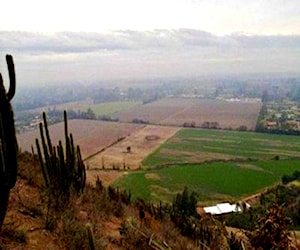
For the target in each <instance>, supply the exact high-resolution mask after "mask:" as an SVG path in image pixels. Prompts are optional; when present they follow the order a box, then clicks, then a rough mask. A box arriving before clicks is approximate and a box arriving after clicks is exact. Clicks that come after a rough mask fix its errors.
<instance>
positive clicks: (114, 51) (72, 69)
mask: <svg viewBox="0 0 300 250" xmlns="http://www.w3.org/2000/svg"><path fill="white" fill-rule="evenodd" d="M0 51H1V54H0V55H1V58H2V59H0V69H1V72H2V71H3V70H4V67H5V64H4V59H3V58H4V54H5V53H11V54H13V55H15V58H16V61H17V65H18V70H19V73H20V75H21V79H22V82H23V83H24V84H34V83H39V82H52V81H60V80H65V81H73V80H76V81H95V80H100V79H108V78H124V77H125V78H136V77H139V78H140V77H154V76H160V77H163V76H167V77H170V76H172V77H176V76H199V75H203V74H224V73H225V74H230V73H255V72H298V73H299V71H300V59H299V58H300V36H248V35H243V34H233V35H229V36H224V37H220V36H215V35H213V34H211V33H208V32H204V31H200V30H190V29H179V30H154V31H147V32H142V31H130V30H125V31H114V32H111V33H107V34H99V33H72V32H62V33H52V34H42V33H28V32H4V31H2V32H0Z"/></svg>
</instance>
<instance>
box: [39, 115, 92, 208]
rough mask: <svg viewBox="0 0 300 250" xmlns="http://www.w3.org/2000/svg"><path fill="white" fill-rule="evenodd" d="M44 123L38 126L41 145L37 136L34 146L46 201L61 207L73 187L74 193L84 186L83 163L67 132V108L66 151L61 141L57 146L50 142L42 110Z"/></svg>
mask: <svg viewBox="0 0 300 250" xmlns="http://www.w3.org/2000/svg"><path fill="white" fill-rule="evenodd" d="M43 124H44V127H43ZM43 124H42V123H40V125H39V128H40V135H41V146H40V143H39V140H38V139H36V147H37V152H38V156H39V160H40V164H41V169H42V173H43V177H44V180H45V186H46V188H47V190H48V192H49V193H48V194H49V202H51V203H53V202H55V206H56V209H55V210H57V209H64V207H65V205H67V204H68V202H69V200H70V195H71V192H72V189H75V191H76V193H77V195H79V194H80V193H81V192H82V191H83V189H84V186H85V181H86V172H85V166H84V163H83V161H82V158H81V153H80V148H79V146H77V148H76V150H75V148H74V142H73V136H72V134H68V121H67V113H66V111H64V125H65V148H66V149H65V151H64V148H63V143H62V142H61V141H59V143H58V145H57V146H53V145H52V141H51V138H50V133H49V129H48V124H47V119H46V114H45V113H43ZM42 152H43V153H42Z"/></svg>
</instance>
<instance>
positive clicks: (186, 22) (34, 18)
mask: <svg viewBox="0 0 300 250" xmlns="http://www.w3.org/2000/svg"><path fill="white" fill-rule="evenodd" d="M1 10H2V11H1V15H0V30H22V31H24V30H26V31H38V32H49V31H52V32H53V31H55V32H57V31H84V32H90V31H93V32H103V31H106V30H120V29H121V30H124V29H129V30H151V29H180V28H189V29H199V30H205V31H208V32H212V33H215V34H229V33H233V32H246V33H253V34H300V5H299V1H298V0H288V1H287V0H251V1H248V0H151V1H150V0H148V1H143V0H106V1H104V0H84V1H82V0H80V1H79V0H72V1H71V0H51V1H50V0H45V1H40V0H26V1H21V0H9V1H3V2H2V3H1Z"/></svg>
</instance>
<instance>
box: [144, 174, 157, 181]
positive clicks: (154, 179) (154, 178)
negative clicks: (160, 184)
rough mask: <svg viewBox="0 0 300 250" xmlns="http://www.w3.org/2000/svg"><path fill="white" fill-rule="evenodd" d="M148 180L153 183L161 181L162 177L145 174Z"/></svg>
mask: <svg viewBox="0 0 300 250" xmlns="http://www.w3.org/2000/svg"><path fill="white" fill-rule="evenodd" d="M145 177H146V179H148V180H152V181H160V176H159V175H158V174H155V173H148V174H145Z"/></svg>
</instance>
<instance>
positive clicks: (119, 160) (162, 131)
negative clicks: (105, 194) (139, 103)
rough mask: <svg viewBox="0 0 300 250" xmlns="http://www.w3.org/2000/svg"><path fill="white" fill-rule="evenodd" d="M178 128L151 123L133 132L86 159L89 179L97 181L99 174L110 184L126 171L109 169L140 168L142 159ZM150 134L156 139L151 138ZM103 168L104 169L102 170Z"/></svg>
mask: <svg viewBox="0 0 300 250" xmlns="http://www.w3.org/2000/svg"><path fill="white" fill-rule="evenodd" d="M178 130H179V128H176V127H164V126H152V125H149V126H146V127H144V128H142V129H141V130H139V131H136V132H134V133H132V134H131V135H130V136H128V137H126V138H125V139H124V140H122V141H119V142H118V143H116V144H114V145H113V146H111V147H109V148H107V149H106V150H105V151H103V152H101V153H99V154H97V155H95V156H94V157H92V158H90V159H88V160H86V161H85V163H86V164H87V165H88V166H89V169H90V170H89V171H88V174H87V175H88V181H90V182H91V183H95V181H96V179H97V176H99V178H100V179H101V180H102V181H103V184H104V185H109V184H110V183H111V182H113V181H114V180H116V179H117V178H119V177H120V176H121V175H122V174H123V173H124V171H118V170H116V171H108V169H110V170H111V169H121V170H134V169H138V168H140V167H141V164H142V161H143V160H144V159H145V158H146V157H147V156H148V155H149V154H150V153H152V152H153V151H154V150H155V149H157V148H158V147H159V146H160V145H161V144H163V143H164V142H165V141H166V140H167V139H169V138H170V137H172V136H173V135H174V134H175V133H176V132H177V131H178ZM149 136H150V138H155V140H149ZM147 138H148V139H147ZM128 147H130V151H128V150H127V148H128ZM103 168H104V170H101V169H103ZM95 169H97V171H95Z"/></svg>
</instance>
